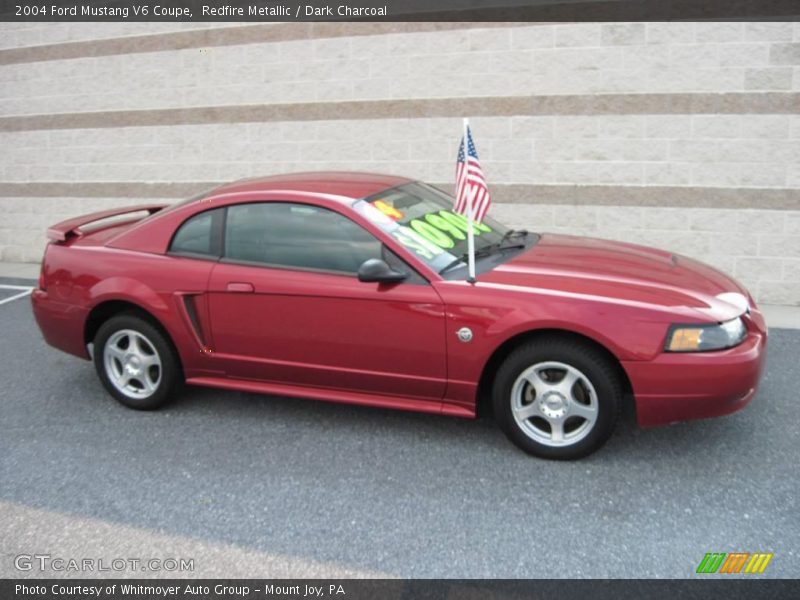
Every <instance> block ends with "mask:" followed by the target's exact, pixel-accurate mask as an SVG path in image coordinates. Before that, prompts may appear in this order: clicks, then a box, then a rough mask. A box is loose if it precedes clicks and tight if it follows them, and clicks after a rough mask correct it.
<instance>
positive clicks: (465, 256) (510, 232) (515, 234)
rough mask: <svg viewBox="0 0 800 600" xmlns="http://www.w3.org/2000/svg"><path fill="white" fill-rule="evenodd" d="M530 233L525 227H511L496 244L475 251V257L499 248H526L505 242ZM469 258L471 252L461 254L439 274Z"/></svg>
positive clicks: (481, 256) (493, 251) (523, 245)
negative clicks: (505, 243)
mask: <svg viewBox="0 0 800 600" xmlns="http://www.w3.org/2000/svg"><path fill="white" fill-rule="evenodd" d="M527 235H528V231H527V230H525V229H520V230H516V229H509V230H508V231H506V232H505V233H504V234H503V237H501V238H500V240H499V241H497V242H495V243H494V244H489V245H488V246H484V247H483V248H481V249H480V250H476V251H475V258H484V257H486V256H490V255H492V254H494V253H495V252H497V251H498V250H501V251H502V250H516V249H519V248H524V247H525V244H511V245H508V246H504V245H503V242H507V241H508V240H510V239H511V238H512V237H525V236H527ZM468 260H469V254H468V253H467V252H465V253H464V254H462V255H461V256H459V257H458V258H456V259H453V260H452V261H450V262H449V263H447V264H446V265H445V266H444V268H442V269H440V270H439V275H441V274H442V273H444V272H445V271H449V270H450V269H452V268H453V267H455V266H457V265H459V264H460V263H462V262H467V261H468Z"/></svg>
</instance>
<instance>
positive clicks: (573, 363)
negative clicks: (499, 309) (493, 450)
mask: <svg viewBox="0 0 800 600" xmlns="http://www.w3.org/2000/svg"><path fill="white" fill-rule="evenodd" d="M547 363H561V364H563V365H566V366H568V367H570V368H571V369H573V370H570V371H569V372H570V373H573V374H575V373H576V371H577V375H578V379H577V381H578V382H579V383H576V384H574V385H573V386H572V387H570V389H571V390H573V391H572V392H571V393H570V396H569V399H568V400H566V401H565V400H563V398H564V397H565V396H564V395H563V394H561V395H559V394H560V392H557V393H555V394H554V393H553V392H546V393H545V394H541V395H540V394H539V393H538V392H537V391H536V389H534V387H533V384H529V383H526V382H525V381H523V380H522V379H520V378H521V376H522V374H523V373H524V372H526V371H527V372H528V374H530V373H532V372H534V373H541V376H542V377H552V381H554V382H558V377H559V374H562V375H561V378H562V381H563V377H564V376H566V375H567V372H568V370H567V369H563V370H562V369H559V368H558V367H554V368H553V369H548V368H546V367H545V368H542V370H541V371H538V369H534V370H533V371H530V370H529V369H530V368H531V367H533V366H539V365H543V364H547ZM575 370H576V371H575ZM551 374H552V375H551ZM581 375H582V376H583V378H581V377H580V376H581ZM518 379H520V383H519V387H516V388H515V384H516V383H517V381H518ZM587 380H588V385H587ZM538 383H541V384H543V387H541V389H543V390H550V389H555V388H549V387H547V386H548V385H551V386H555V385H557V383H551V382H550V381H547V380H545V381H544V382H538ZM565 385H566V384H565ZM567 387H569V386H567ZM592 388H593V390H592V391H589V390H591V389H592ZM523 390H524V393H523ZM512 393H513V394H514V396H513V397H512ZM518 395H519V398H520V399H519V401H518V403H517V404H516V405H517V409H518V410H519V411H520V419H517V418H515V416H514V414H515V413H514V405H515V400H514V398H516V397H517V396H518ZM547 396H551V397H552V398H551V400H550V402H552V405H551V404H548V403H546V402H545V398H546V397H547ZM577 396H580V398H578V399H577V400H576V397H577ZM526 397H531V399H530V401H529V403H528V404H525V398H526ZM622 397H623V386H622V382H621V380H620V374H619V367H618V366H617V365H616V364H615V363H614V362H613V360H611V359H610V358H609V357H608V356H607V355H606V354H605V353H603V352H602V351H600V350H598V349H597V348H595V347H593V346H592V345H590V344H588V343H586V342H583V341H581V340H577V339H573V338H569V337H566V336H558V335H550V336H546V337H544V336H543V337H541V338H539V339H537V340H536V341H533V342H528V343H525V344H523V345H521V346H520V347H518V348H516V349H515V350H514V351H512V352H511V354H509V356H508V357H507V358H506V359H505V361H504V362H503V363H502V365H501V366H500V368H499V369H498V371H497V375H496V377H495V381H494V386H493V388H492V404H493V408H494V415H495V419H496V420H497V422H498V424H499V425H500V428H501V429H502V430H503V432H504V433H505V434H506V436H507V437H508V438H509V439H510V440H511V441H512V442H513V443H514V444H516V445H517V446H518V447H519V448H521V449H522V450H524V451H525V452H527V453H528V454H532V455H534V456H538V457H541V458H549V459H556V460H571V459H577V458H582V457H584V456H587V455H589V454H591V453H592V452H595V451H596V450H598V449H599V448H600V447H601V446H602V445H603V444H604V443H605V442H606V441H607V440H608V438H609V437H610V436H611V434H612V432H613V431H614V427H615V426H616V423H617V419H618V417H619V412H620V407H621V406H622ZM590 398H591V400H590ZM584 403H585V404H584ZM534 404H536V405H537V406H536V407H534V406H533V405H534ZM578 404H584V407H585V408H588V409H594V410H595V413H594V417H593V418H594V421H593V425H592V424H591V421H590V419H589V418H584V417H580V416H571V411H572V410H575V409H573V408H572V407H573V406H576V407H577V405H578ZM528 406H530V407H531V408H530V409H529V410H530V411H533V412H534V414H533V415H532V416H531V417H529V418H527V419H526V418H525V416H526V415H525V414H522V413H523V412H524V410H525V409H527V407H528ZM553 406H555V409H554V408H553ZM577 408H580V407H577ZM561 412H564V414H565V415H566V416H561ZM540 413H541V414H540ZM545 413H547V414H545ZM554 414H555V417H554ZM559 420H560V421H561V427H562V428H563V431H564V432H565V433H564V438H563V442H558V441H553V440H552V438H553V437H554V433H555V432H554V426H553V425H552V424H551V423H552V422H553V421H559ZM520 421H522V422H521V423H520ZM570 427H572V428H573V429H572V430H571V431H570V429H569V428H570ZM581 427H583V429H581ZM548 428H550V429H549V433H547V430H548ZM542 430H544V432H545V434H546V435H549V436H550V438H551V439H550V441H549V442H547V443H545V442H543V441H542V435H541V432H542ZM570 435H573V436H574V440H569V439H567V438H568V436H570ZM581 436H583V437H581ZM549 444H551V445H549ZM552 444H561V445H552Z"/></svg>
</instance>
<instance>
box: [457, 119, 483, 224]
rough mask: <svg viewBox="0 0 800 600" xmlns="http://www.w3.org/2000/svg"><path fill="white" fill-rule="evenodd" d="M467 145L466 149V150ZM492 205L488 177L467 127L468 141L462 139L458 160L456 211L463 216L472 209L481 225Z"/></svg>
mask: <svg viewBox="0 0 800 600" xmlns="http://www.w3.org/2000/svg"><path fill="white" fill-rule="evenodd" d="M465 145H466V148H465ZM491 205H492V200H491V197H490V196H489V189H488V187H487V186H486V177H484V175H483V170H482V169H481V164H480V161H479V160H478V153H477V152H476V151H475V143H474V142H473V140H472V132H471V131H470V129H469V127H467V135H466V140H465V139H462V140H461V144H460V146H459V148H458V158H457V159H456V201H455V206H454V210H455V211H456V212H457V213H460V214H462V215H466V214H467V212H468V211H467V209H468V208H469V207H470V206H471V207H472V218H473V220H474V221H476V222H478V223H480V222H481V221H483V219H484V218H485V217H486V213H487V212H488V211H489V207H491Z"/></svg>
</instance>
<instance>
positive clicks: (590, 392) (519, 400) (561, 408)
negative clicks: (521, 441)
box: [511, 361, 598, 447]
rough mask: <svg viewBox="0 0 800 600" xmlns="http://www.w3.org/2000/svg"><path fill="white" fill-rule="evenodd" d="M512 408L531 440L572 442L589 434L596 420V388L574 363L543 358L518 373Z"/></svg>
mask: <svg viewBox="0 0 800 600" xmlns="http://www.w3.org/2000/svg"><path fill="white" fill-rule="evenodd" d="M511 409H512V411H511V412H512V414H513V415H514V420H515V421H516V423H517V425H518V427H519V428H520V430H521V431H523V432H524V433H525V435H527V436H528V437H529V438H531V439H532V440H534V441H536V442H538V443H540V444H544V445H546V446H561V447H563V446H570V445H572V444H575V443H577V442H579V441H580V440H582V439H584V438H585V437H586V436H587V435H589V433H590V432H591V431H592V428H593V427H594V425H595V423H596V422H597V416H598V403H597V392H595V389H594V386H593V385H592V383H591V382H590V381H589V378H588V377H586V375H584V374H583V373H581V372H580V371H579V370H578V369H576V368H575V367H573V366H570V365H568V364H564V363H561V362H552V361H551V362H541V363H537V364H535V365H533V366H532V367H528V368H527V369H525V370H524V371H523V372H522V373H521V374H520V376H519V377H517V379H516V381H515V382H514V385H513V387H512V388H511Z"/></svg>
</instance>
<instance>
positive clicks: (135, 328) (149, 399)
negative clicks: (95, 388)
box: [94, 313, 183, 410]
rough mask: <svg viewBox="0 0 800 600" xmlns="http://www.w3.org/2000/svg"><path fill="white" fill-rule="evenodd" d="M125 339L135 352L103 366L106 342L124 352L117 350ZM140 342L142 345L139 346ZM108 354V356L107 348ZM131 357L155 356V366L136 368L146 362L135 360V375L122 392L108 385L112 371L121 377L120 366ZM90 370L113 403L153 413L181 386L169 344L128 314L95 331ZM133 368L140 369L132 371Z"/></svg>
mask: <svg viewBox="0 0 800 600" xmlns="http://www.w3.org/2000/svg"><path fill="white" fill-rule="evenodd" d="M126 332H132V333H126ZM126 337H127V339H128V347H129V348H130V343H131V342H130V340H131V339H133V338H135V339H136V340H137V341H136V350H131V351H130V352H129V353H128V357H127V358H125V357H119V358H116V362H114V363H113V365H107V362H106V346H107V344H109V341H110V340H112V339H113V340H114V341H112V345H113V347H114V348H115V350H116V351H117V352H120V351H121V352H125V350H124V349H122V350H120V347H121V346H124V345H125V338H126ZM116 340H119V341H116ZM140 340H144V341H143V342H140ZM139 348H141V349H142V351H141V352H139V350H138V349H139ZM109 353H112V350H111V346H110V347H109ZM134 353H135V354H136V356H137V357H138V356H142V357H153V356H155V357H156V359H157V362H158V363H159V364H158V365H156V364H152V365H148V366H140V364H141V365H146V364H147V358H143V359H141V360H139V363H137V364H136V365H133V366H132V367H131V368H133V369H134V372H135V373H136V375H135V376H134V377H131V379H130V383H129V384H128V385H127V386H124V387H123V389H125V392H123V391H121V389H120V387H118V385H117V384H115V383H114V382H112V379H111V378H112V376H113V374H114V372H115V371H118V372H120V373H122V372H123V371H124V369H125V366H124V365H125V364H128V362H130V361H131V360H134V359H136V357H133V358H131V355H133V354H134ZM110 360H112V361H113V360H114V359H110ZM94 366H95V370H96V371H97V375H98V377H99V378H100V381H101V382H102V383H103V386H104V387H105V388H106V390H108V392H109V393H110V394H111V395H112V396H114V398H116V399H117V401H119V402H120V403H122V404H124V405H125V406H127V407H129V408H134V409H136V410H154V409H156V408H159V407H161V406H163V405H164V404H165V403H166V402H168V401H169V400H170V399H171V398H172V397H174V396H175V395H176V394H177V393H178V392H179V391H180V388H181V386H182V384H183V372H182V370H181V366H180V361H179V360H178V357H177V353H176V352H175V349H174V347H173V345H172V343H171V342H170V340H169V339H168V338H167V337H166V336H165V335H164V334H163V333H162V332H161V331H160V330H159V329H158V328H157V327H155V326H154V325H153V324H151V323H150V322H148V321H147V320H145V319H143V318H141V317H139V316H137V315H135V314H131V313H123V314H119V315H117V316H114V317H112V318H110V319H109V320H108V321H106V322H105V323H103V324H102V325H101V326H100V328H99V329H98V330H97V334H96V335H95V337H94ZM137 366H140V368H138V369H137V368H135V367H137ZM145 377H146V378H147V379H146V380H145V379H144V378H145ZM118 381H119V379H118ZM143 382H144V383H143ZM147 385H150V386H151V387H152V389H146V386H147ZM137 387H140V388H141V390H140V392H139V393H137V392H136V389H137Z"/></svg>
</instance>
